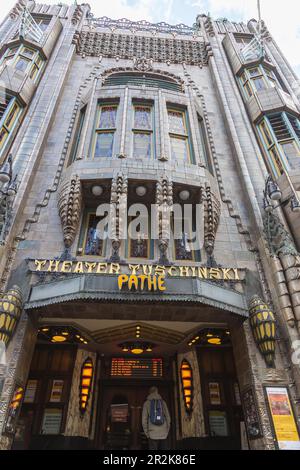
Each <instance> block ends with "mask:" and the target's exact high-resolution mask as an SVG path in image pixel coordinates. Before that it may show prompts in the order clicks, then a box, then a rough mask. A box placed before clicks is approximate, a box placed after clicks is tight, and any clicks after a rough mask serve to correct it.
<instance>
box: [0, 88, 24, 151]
mask: <svg viewBox="0 0 300 470" xmlns="http://www.w3.org/2000/svg"><path fill="white" fill-rule="evenodd" d="M20 114H21V107H20V105H19V103H18V102H17V100H16V98H14V97H13V96H12V95H10V94H8V93H0V155H1V152H2V151H4V149H5V147H6V146H7V142H8V140H9V137H10V135H11V133H12V132H13V130H14V128H15V126H16V124H17V121H18V118H19V117H20Z"/></svg>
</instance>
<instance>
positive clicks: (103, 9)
mask: <svg viewBox="0 0 300 470" xmlns="http://www.w3.org/2000/svg"><path fill="white" fill-rule="evenodd" d="M15 2H16V0H0V18H1V19H2V18H4V16H5V15H6V14H7V13H8V12H9V10H10V9H11V8H12V6H13V5H14V4H15ZM45 3H48V4H53V3H59V1H58V0H47V1H46V2H45ZM62 3H66V4H71V3H74V2H73V1H72V0H67V1H64V2H62ZM78 3H81V2H80V0H78ZM82 3H84V2H83V1H82ZM86 3H89V4H90V5H91V8H92V12H93V13H94V14H95V15H96V16H109V17H111V18H129V19H132V20H148V21H153V22H159V21H166V22H168V23H172V24H177V23H186V24H188V25H192V24H193V23H194V21H195V18H196V16H197V14H199V13H208V12H210V13H211V15H212V16H213V17H214V18H215V19H216V18H219V17H227V18H228V19H231V20H234V21H242V20H243V21H245V22H246V21H247V20H249V19H251V18H254V17H255V18H257V10H256V5H257V0H105V1H103V0H90V1H88V0H86ZM261 5H262V16H263V19H264V20H265V21H266V23H267V25H268V27H269V30H270V31H271V33H272V34H273V35H274V37H275V39H276V41H277V42H278V44H279V46H280V48H281V49H282V50H283V52H284V53H285V55H286V56H287V58H288V60H289V61H290V62H291V64H292V66H293V67H294V68H295V69H296V71H297V73H298V75H299V76H300V53H299V50H300V2H299V0H284V1H283V2H281V1H279V0H261Z"/></svg>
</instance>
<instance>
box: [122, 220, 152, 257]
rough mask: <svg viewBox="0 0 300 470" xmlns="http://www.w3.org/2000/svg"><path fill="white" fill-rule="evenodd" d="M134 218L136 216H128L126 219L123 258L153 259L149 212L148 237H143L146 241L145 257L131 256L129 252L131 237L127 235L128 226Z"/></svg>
mask: <svg viewBox="0 0 300 470" xmlns="http://www.w3.org/2000/svg"><path fill="white" fill-rule="evenodd" d="M135 219H136V216H128V219H127V239H126V240H125V258H126V259H128V260H133V261H134V260H140V261H146V260H148V261H151V260H152V259H154V240H152V238H151V216H150V213H149V216H148V238H146V239H145V240H146V241H147V258H142V257H136V256H132V253H131V240H132V239H131V238H130V236H129V232H128V227H129V224H130V223H131V222H132V221H133V220H135Z"/></svg>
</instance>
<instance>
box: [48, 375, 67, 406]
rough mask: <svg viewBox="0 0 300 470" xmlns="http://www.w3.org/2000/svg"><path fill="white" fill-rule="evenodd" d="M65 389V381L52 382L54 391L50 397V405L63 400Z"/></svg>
mask: <svg viewBox="0 0 300 470" xmlns="http://www.w3.org/2000/svg"><path fill="white" fill-rule="evenodd" d="M63 388H64V381H63V380H53V381H52V389H51V395H50V400H49V401H50V403H60V402H61V398H62V393H63Z"/></svg>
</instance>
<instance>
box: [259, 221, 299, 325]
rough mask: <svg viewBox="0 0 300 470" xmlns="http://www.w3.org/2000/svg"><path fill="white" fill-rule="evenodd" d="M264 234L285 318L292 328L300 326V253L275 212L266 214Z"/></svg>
mask: <svg viewBox="0 0 300 470" xmlns="http://www.w3.org/2000/svg"><path fill="white" fill-rule="evenodd" d="M264 232H265V236H266V240H267V243H268V248H269V252H270V254H271V256H272V263H273V265H274V267H275V269H274V271H273V276H274V277H275V282H276V284H277V285H278V286H279V287H278V295H279V301H280V305H281V307H282V310H283V315H284V318H285V320H286V321H287V322H288V324H289V325H290V326H291V327H293V326H294V325H295V322H298V325H300V253H298V251H297V250H296V247H295V245H294V242H293V240H292V238H291V236H290V234H289V233H288V231H287V230H286V228H285V227H284V225H283V224H282V223H281V222H280V220H279V218H278V217H277V216H276V215H274V213H273V212H271V213H269V212H268V213H266V215H265V217H264Z"/></svg>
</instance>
